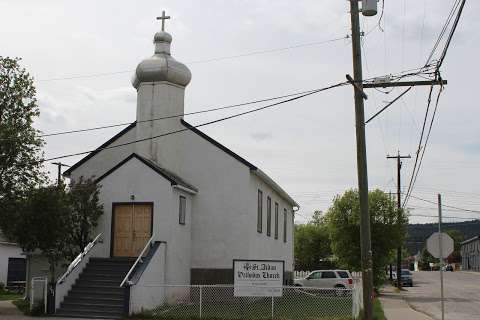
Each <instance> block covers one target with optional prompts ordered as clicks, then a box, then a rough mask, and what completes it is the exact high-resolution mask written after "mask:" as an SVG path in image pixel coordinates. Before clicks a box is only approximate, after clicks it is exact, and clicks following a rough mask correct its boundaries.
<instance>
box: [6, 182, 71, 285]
mask: <svg viewBox="0 0 480 320" xmlns="http://www.w3.org/2000/svg"><path fill="white" fill-rule="evenodd" d="M17 212H18V217H19V220H17V221H16V223H15V229H14V230H12V231H13V232H12V233H13V234H14V235H15V238H14V239H15V241H16V242H17V243H18V244H19V245H20V247H21V248H22V249H23V250H24V251H26V252H34V251H35V250H40V251H41V253H42V255H43V256H45V257H46V258H47V261H48V264H49V271H50V272H49V273H50V283H54V282H55V278H54V277H55V269H56V268H57V267H58V266H59V265H60V263H61V262H62V261H63V259H64V255H65V253H66V251H67V248H68V245H69V241H68V238H69V234H70V233H71V230H70V228H69V225H70V221H71V210H70V205H69V202H68V195H67V193H66V191H65V188H64V187H63V186H53V185H51V186H45V187H39V188H37V189H34V190H31V191H30V192H29V195H28V197H27V198H26V199H25V200H24V201H21V202H18V208H17Z"/></svg>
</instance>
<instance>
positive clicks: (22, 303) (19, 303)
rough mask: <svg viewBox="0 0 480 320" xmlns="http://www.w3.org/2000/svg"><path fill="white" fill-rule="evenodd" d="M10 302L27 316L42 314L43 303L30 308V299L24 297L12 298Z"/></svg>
mask: <svg viewBox="0 0 480 320" xmlns="http://www.w3.org/2000/svg"><path fill="white" fill-rule="evenodd" d="M12 303H13V304H14V305H15V306H16V307H17V308H18V310H20V311H22V313H23V314H24V315H27V316H41V315H43V304H41V305H39V306H36V307H34V308H33V309H32V310H30V301H28V300H24V299H17V300H13V301H12Z"/></svg>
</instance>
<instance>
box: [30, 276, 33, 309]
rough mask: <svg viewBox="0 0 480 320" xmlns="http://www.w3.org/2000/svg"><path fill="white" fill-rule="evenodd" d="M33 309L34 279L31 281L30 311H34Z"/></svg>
mask: <svg viewBox="0 0 480 320" xmlns="http://www.w3.org/2000/svg"><path fill="white" fill-rule="evenodd" d="M32 308H33V277H32V279H31V280H30V311H32Z"/></svg>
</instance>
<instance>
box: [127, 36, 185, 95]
mask: <svg viewBox="0 0 480 320" xmlns="http://www.w3.org/2000/svg"><path fill="white" fill-rule="evenodd" d="M153 43H154V44H155V54H154V55H153V56H151V57H150V58H148V59H145V60H143V61H142V62H140V64H139V65H138V66H137V69H136V70H135V74H134V76H133V80H132V84H133V86H134V87H135V89H138V87H139V86H140V84H141V83H142V82H158V81H167V82H171V83H173V84H176V85H179V86H182V87H186V86H187V85H188V84H189V82H190V80H191V79H192V73H191V72H190V70H189V69H188V68H187V66H185V65H184V64H183V63H181V62H178V61H177V60H175V59H174V58H173V57H172V56H171V55H170V44H171V43H172V36H171V35H170V34H169V33H167V32H165V31H160V32H157V33H156V34H155V37H154V38H153Z"/></svg>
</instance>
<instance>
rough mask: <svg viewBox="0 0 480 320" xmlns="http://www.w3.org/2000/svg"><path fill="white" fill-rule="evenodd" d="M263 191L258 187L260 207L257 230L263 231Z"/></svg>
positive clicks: (258, 209)
mask: <svg viewBox="0 0 480 320" xmlns="http://www.w3.org/2000/svg"><path fill="white" fill-rule="evenodd" d="M262 207H263V192H262V190H260V189H258V208H257V231H258V232H260V233H262V223H263V221H262V220H263V212H262Z"/></svg>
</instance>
